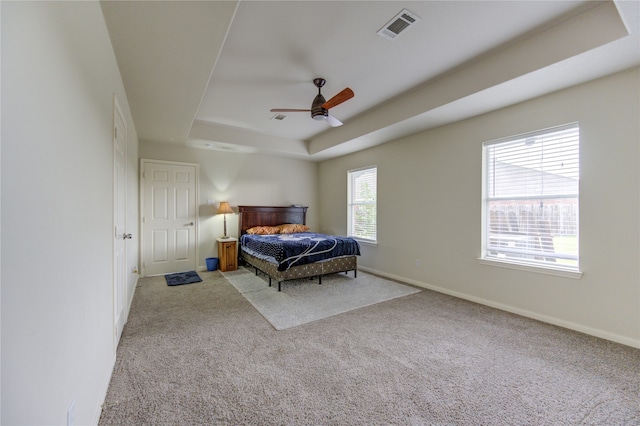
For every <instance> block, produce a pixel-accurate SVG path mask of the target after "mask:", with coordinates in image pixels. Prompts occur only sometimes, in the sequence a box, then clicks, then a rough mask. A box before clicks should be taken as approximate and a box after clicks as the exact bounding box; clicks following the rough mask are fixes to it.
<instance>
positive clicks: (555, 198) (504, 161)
mask: <svg viewBox="0 0 640 426" xmlns="http://www.w3.org/2000/svg"><path fill="white" fill-rule="evenodd" d="M579 139H580V138H579V127H578V124H570V125H566V126H561V127H556V128H553V129H548V130H545V131H540V132H534V133H529V134H526V135H520V136H516V137H513V138H508V139H501V140H498V141H493V142H487V143H485V144H484V145H483V152H484V164H483V170H484V206H483V207H484V212H483V213H484V216H483V217H484V221H483V231H484V233H485V234H484V247H483V248H484V250H483V251H484V257H486V258H492V257H493V258H499V259H501V260H513V261H514V262H525V263H537V264H540V263H542V264H546V265H548V266H552V267H553V266H557V267H560V268H563V269H564V268H569V269H577V267H578V196H579V174H580V167H579V148H580V143H579Z"/></svg>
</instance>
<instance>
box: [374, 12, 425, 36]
mask: <svg viewBox="0 0 640 426" xmlns="http://www.w3.org/2000/svg"><path fill="white" fill-rule="evenodd" d="M418 22H420V17H419V16H418V15H416V14H414V13H411V12H409V11H408V10H407V9H403V10H402V12H400V13H398V14H397V15H396V16H395V17H394V18H393V19H391V20H390V21H389V22H387V23H386V24H385V25H384V27H382V28H380V29H379V30H378V35H379V36H382V37H384V38H386V39H387V40H395V39H396V38H397V37H398V36H399V35H400V34H402V33H403V32H404V31H406V30H407V28H409V27H410V26H411V25H413V24H417V23H418Z"/></svg>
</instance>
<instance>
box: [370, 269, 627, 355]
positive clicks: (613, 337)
mask: <svg viewBox="0 0 640 426" xmlns="http://www.w3.org/2000/svg"><path fill="white" fill-rule="evenodd" d="M358 269H359V270H361V271H364V272H369V273H372V274H376V275H380V276H382V277H386V278H390V279H393V280H397V281H402V282H405V283H407V284H411V285H415V286H417V287H422V288H426V289H428V290H433V291H436V292H438V293H442V294H447V295H449V296H453V297H457V298H459V299H464V300H468V301H470V302H475V303H479V304H481V305H485V306H489V307H491V308H495V309H500V310H501V311H506V312H511V313H513V314H516V315H520V316H523V317H527V318H531V319H535V320H538V321H542V322H545V323H548V324H552V325H557V326H558V327H562V328H567V329H569V330H573V331H577V332H580V333H584V334H588V335H590V336H595V337H599V338H601V339H605V340H610V341H612V342H616V343H620V344H622V345H626V346H631V347H632V348H638V349H640V339H634V338H631V337H626V336H620V335H618V334H614V333H610V332H608V331H604V330H599V329H596V328H592V327H587V326H585V325H582V324H577V323H574V322H571V321H565V320H562V319H559V318H554V317H551V316H548V315H541V314H538V313H536V312H531V311H527V310H525V309H520V308H516V307H515V306H510V305H505V304H503V303H497V302H493V301H491V300H487V299H483V298H480V297H475V296H470V295H468V294H465V293H460V292H457V291H453V290H449V289H446V288H442V287H438V286H434V285H431V284H426V283H423V282H420V281H416V280H413V279H410V278H406V277H402V276H399V275H394V274H388V273H385V272H382V271H378V270H376V269H373V268H368V267H366V266H361V265H358Z"/></svg>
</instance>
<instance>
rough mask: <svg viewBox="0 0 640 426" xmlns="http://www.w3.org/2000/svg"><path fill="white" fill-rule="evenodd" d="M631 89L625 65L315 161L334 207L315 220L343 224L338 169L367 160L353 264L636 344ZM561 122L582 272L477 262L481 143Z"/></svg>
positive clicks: (639, 75) (324, 200) (639, 335)
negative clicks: (574, 157)
mask: <svg viewBox="0 0 640 426" xmlns="http://www.w3.org/2000/svg"><path fill="white" fill-rule="evenodd" d="M639 91H640V68H633V69H629V70H626V71H622V72H620V73H617V74H613V75H610V76H607V77H604V78H601V79H598V80H594V81H591V82H587V83H584V84H581V85H578V86H574V87H571V88H568V89H564V90H561V91H558V92H554V93H550V94H548V95H545V96H542V97H539V98H536V99H532V100H529V101H526V102H522V103H520V104H517V105H513V106H510V107H507V108H503V109H500V110H497V111H493V112H490V113H487V114H484V115H481V116H477V117H474V118H470V119H467V120H464V121H460V122H457V123H453V124H450V125H446V126H442V127H439V128H435V129H432V130H429V131H425V132H422V133H419V134H416V135H413V136H409V137H406V138H403V139H399V140H395V141H391V142H388V143H386V144H383V145H380V146H377V147H374V148H370V149H368V150H365V151H361V152H358V153H356V154H351V155H348V156H344V157H340V158H336V159H332V160H327V161H324V162H322V163H321V164H320V165H319V185H320V186H319V187H320V188H332V190H331V191H326V190H322V189H321V190H320V194H319V203H320V205H321V206H324V205H327V204H328V203H330V202H331V203H333V206H334V207H333V208H332V209H331V210H329V209H323V210H322V211H321V213H322V214H321V218H320V219H321V223H322V224H323V227H325V228H327V229H330V230H345V231H346V195H344V194H343V192H342V191H346V172H347V170H349V169H353V168H357V167H363V166H367V165H370V164H376V165H377V166H378V245H377V246H367V245H364V246H363V256H362V258H361V261H360V263H361V264H362V266H363V267H366V268H370V269H371V270H376V271H380V272H381V273H384V274H387V275H389V276H396V277H402V278H403V279H406V280H407V281H408V282H412V283H422V284H423V285H424V286H425V287H430V288H434V289H439V291H442V292H445V293H448V294H454V295H456V296H458V297H464V298H467V299H469V300H474V301H478V302H479V303H484V304H487V305H490V306H495V307H500V308H501V309H505V310H510V311H512V312H516V313H519V314H521V315H526V316H530V317H534V318H537V319H540V320H543V321H546V322H550V323H554V324H556V325H560V326H563V327H567V328H572V329H575V330H578V331H581V332H584V333H588V334H592V335H596V336H598V337H603V338H606V339H609V340H612V341H616V342H619V343H623V344H626V345H630V346H636V347H640V264H639V262H638V259H639V258H640V244H639V243H638V242H639V241H640V125H639V123H638V117H639V116H640V98H639V97H638V95H637V94H638V92H639ZM596 99H597V102H595V101H594V100H596ZM571 122H579V123H580V134H581V143H580V144H581V147H580V150H581V151H580V166H581V171H580V175H581V176H580V233H581V234H580V257H581V269H582V271H583V272H584V274H583V276H582V278H581V279H578V280H577V279H573V278H563V277H558V276H551V275H546V274H541V273H535V272H528V271H518V270H514V269H507V268H500V267H495V266H487V265H482V264H480V263H479V262H478V260H477V259H478V257H479V256H480V235H481V230H480V227H481V220H480V216H481V181H482V179H481V173H482V162H481V152H482V142H484V141H489V140H494V139H498V138H502V137H507V136H511V135H516V134H521V133H525V132H528V131H535V130H540V129H545V128H549V127H553V126H556V125H561V124H566V123H571ZM334 188H337V191H336V189H334ZM342 188H345V189H342ZM399 188H402V190H399ZM335 193H338V194H339V196H337V197H334V194H335ZM622 206H624V207H622ZM398 207H400V208H398ZM612 219H614V220H612ZM416 259H420V260H421V262H419V266H418V264H417V263H416V262H415V260H416Z"/></svg>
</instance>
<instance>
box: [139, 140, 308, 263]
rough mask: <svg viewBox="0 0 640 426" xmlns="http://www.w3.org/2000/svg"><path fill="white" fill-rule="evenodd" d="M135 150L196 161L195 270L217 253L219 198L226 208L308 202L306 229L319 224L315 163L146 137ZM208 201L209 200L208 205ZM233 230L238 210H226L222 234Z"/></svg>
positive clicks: (235, 230) (150, 156) (220, 228)
mask: <svg viewBox="0 0 640 426" xmlns="http://www.w3.org/2000/svg"><path fill="white" fill-rule="evenodd" d="M138 154H139V157H140V158H146V159H152V160H164V161H179V162H187V163H198V164H199V165H200V189H199V192H200V193H199V194H198V205H199V220H200V223H199V225H200V226H199V257H200V258H199V259H198V267H199V269H201V270H204V269H206V266H205V259H206V258H207V257H217V256H218V253H217V245H216V244H215V240H216V238H218V237H219V236H221V235H222V234H223V218H222V216H221V215H216V214H215V210H216V207H217V206H218V204H219V203H220V201H229V204H230V205H231V206H232V207H236V206H239V205H248V206H261V205H265V206H289V205H292V204H299V205H304V206H308V207H309V210H308V213H307V224H309V225H310V226H311V227H312V229H317V227H318V226H319V217H320V214H319V212H318V202H317V192H318V191H317V170H318V168H317V167H318V166H317V164H316V163H313V162H310V161H305V160H297V159H291V158H283V157H272V156H268V155H262V154H255V153H234V152H228V151H216V150H211V149H202V148H195V147H190V146H186V145H176V144H169V143H159V142H151V141H141V142H140V147H139V152H138ZM210 201H211V202H213V203H214V205H209V204H208V202H210ZM236 212H237V209H236ZM237 233H238V215H237V214H234V215H227V234H228V235H230V236H237Z"/></svg>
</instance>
